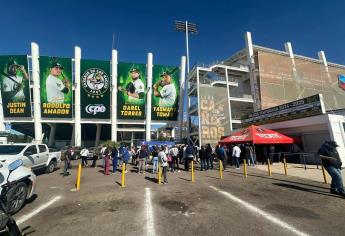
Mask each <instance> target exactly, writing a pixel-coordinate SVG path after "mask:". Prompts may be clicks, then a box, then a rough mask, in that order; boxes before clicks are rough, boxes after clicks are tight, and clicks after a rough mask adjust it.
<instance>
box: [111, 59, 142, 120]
mask: <svg viewBox="0 0 345 236" xmlns="http://www.w3.org/2000/svg"><path fill="white" fill-rule="evenodd" d="M146 93H147V91H146V65H144V64H130V63H119V64H118V92H117V102H118V109H117V117H118V119H124V120H127V119H129V120H143V119H145V103H146Z"/></svg>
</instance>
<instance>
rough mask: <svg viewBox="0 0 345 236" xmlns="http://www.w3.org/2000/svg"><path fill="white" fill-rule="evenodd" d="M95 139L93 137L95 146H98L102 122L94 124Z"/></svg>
mask: <svg viewBox="0 0 345 236" xmlns="http://www.w3.org/2000/svg"><path fill="white" fill-rule="evenodd" d="M96 127H97V129H96V139H95V147H98V145H99V140H100V139H101V131H102V124H96Z"/></svg>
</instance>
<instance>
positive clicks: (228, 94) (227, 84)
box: [225, 69, 232, 135]
mask: <svg viewBox="0 0 345 236" xmlns="http://www.w3.org/2000/svg"><path fill="white" fill-rule="evenodd" d="M225 78H226V91H227V96H228V109H229V128H230V131H232V117H231V116H232V114H231V103H230V89H229V75H228V69H225ZM225 135H228V134H225Z"/></svg>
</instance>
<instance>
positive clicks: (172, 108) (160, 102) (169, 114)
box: [151, 65, 180, 121]
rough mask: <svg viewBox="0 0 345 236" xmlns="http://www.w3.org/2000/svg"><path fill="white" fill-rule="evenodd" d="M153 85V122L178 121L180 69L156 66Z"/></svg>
mask: <svg viewBox="0 0 345 236" xmlns="http://www.w3.org/2000/svg"><path fill="white" fill-rule="evenodd" d="M152 84H153V86H152V88H153V91H152V113H151V117H152V120H172V121H176V120H177V118H178V110H179V94H180V79H179V69H178V67H172V66H159V65H155V66H154V67H153V78H152Z"/></svg>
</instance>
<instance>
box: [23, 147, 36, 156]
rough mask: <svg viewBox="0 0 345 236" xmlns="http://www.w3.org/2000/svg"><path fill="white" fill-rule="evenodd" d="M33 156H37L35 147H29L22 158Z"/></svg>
mask: <svg viewBox="0 0 345 236" xmlns="http://www.w3.org/2000/svg"><path fill="white" fill-rule="evenodd" d="M34 154H37V149H36V146H35V145H31V146H30V147H28V148H27V149H26V150H25V152H24V156H29V155H34Z"/></svg>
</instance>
